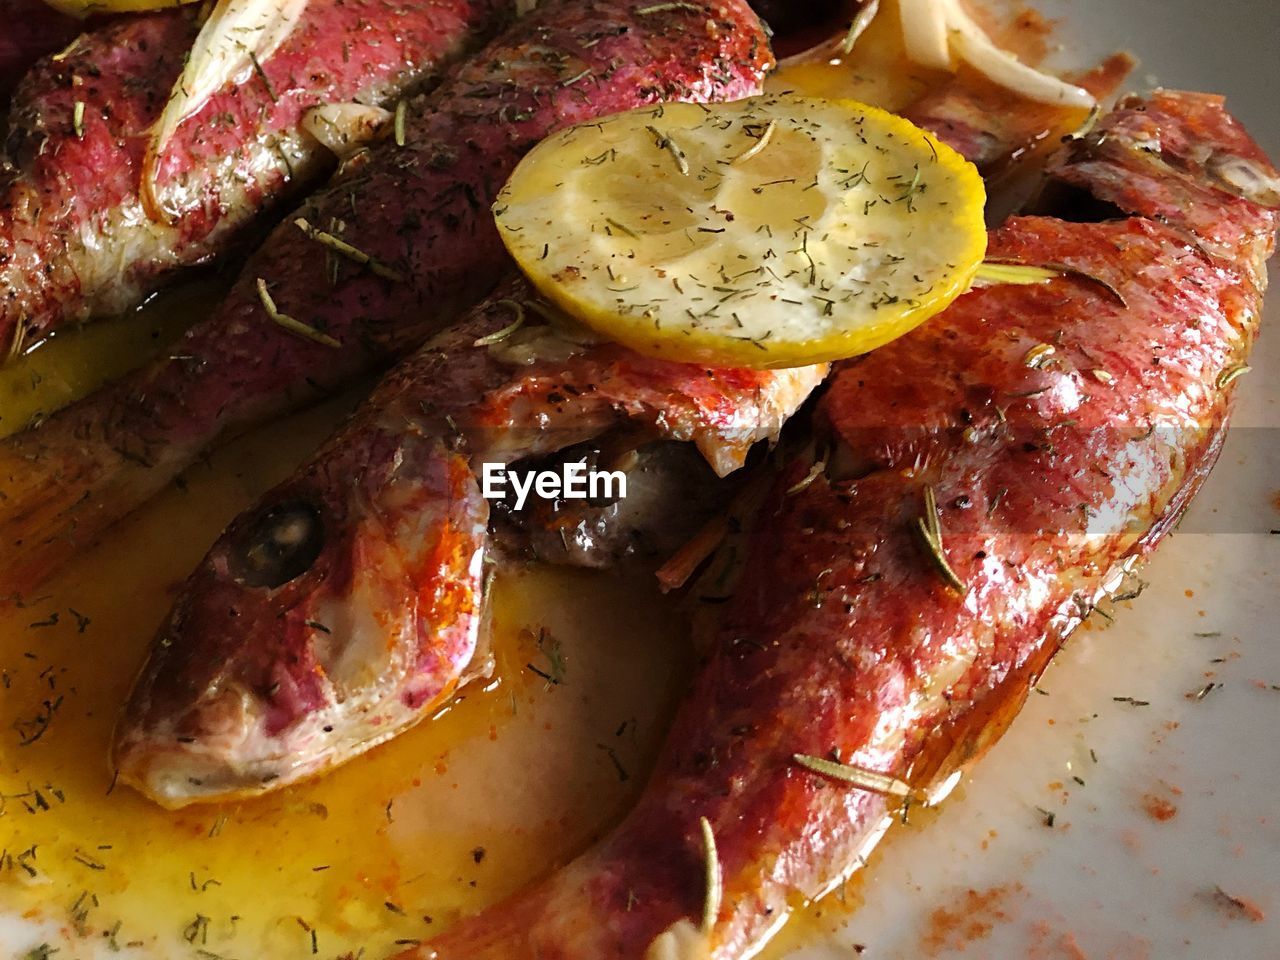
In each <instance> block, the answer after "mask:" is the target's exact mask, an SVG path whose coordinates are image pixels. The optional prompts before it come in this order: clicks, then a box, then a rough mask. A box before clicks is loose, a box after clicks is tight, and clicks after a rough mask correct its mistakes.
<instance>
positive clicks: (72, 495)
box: [0, 0, 772, 597]
mask: <svg viewBox="0 0 1280 960" xmlns="http://www.w3.org/2000/svg"><path fill="white" fill-rule="evenodd" d="M635 9H636V8H635V6H634V5H633V4H631V3H626V2H623V0H551V2H549V3H547V4H544V5H543V6H540V7H539V8H538V9H536V10H535V11H533V12H532V13H531V14H527V15H526V16H525V17H524V18H522V20H521V21H519V22H518V23H517V24H515V25H514V26H513V27H512V28H511V30H510V31H509V32H508V33H507V34H506V35H505V36H504V37H502V38H499V39H498V40H496V41H494V42H493V43H492V44H491V45H490V46H489V47H488V48H487V49H486V51H485V52H483V53H482V54H481V55H478V56H477V57H475V58H473V59H471V60H469V61H467V63H466V64H464V65H463V66H462V68H461V69H460V70H459V71H458V72H456V73H455V74H453V75H452V76H451V77H450V79H449V80H448V81H447V82H446V83H445V84H443V85H442V86H441V87H439V88H437V90H436V91H433V92H432V93H431V94H429V95H427V96H425V97H423V98H421V99H417V100H415V101H413V102H412V103H411V104H410V106H409V108H408V110H407V111H406V114H407V117H406V145H405V147H403V148H400V147H397V146H396V145H395V144H394V143H390V142H388V143H384V144H380V145H378V146H377V147H375V148H373V149H371V150H369V151H368V152H366V153H365V154H362V155H360V156H359V157H357V158H356V159H355V160H354V161H353V162H351V163H349V164H348V165H347V168H346V169H345V171H343V172H341V173H340V174H339V176H338V177H337V178H336V179H335V180H334V181H333V182H332V183H331V184H330V185H329V186H328V187H327V188H325V189H324V190H323V191H321V192H320V193H318V194H316V195H315V196H313V197H312V198H311V200H310V201H309V202H308V204H307V205H306V206H305V207H303V208H302V210H301V211H300V212H299V215H300V216H302V217H305V218H306V219H307V220H308V221H309V222H310V223H312V224H313V225H314V226H316V227H317V228H320V229H330V228H333V229H339V228H338V227H334V224H333V221H339V222H340V223H341V224H345V230H344V231H343V232H342V237H343V239H344V240H345V241H346V242H348V243H350V244H352V245H353V246H355V247H357V248H359V249H360V250H362V251H365V252H366V253H368V254H370V255H372V256H375V257H377V258H379V259H380V260H382V261H384V262H385V263H386V264H390V265H392V266H393V267H394V268H395V270H397V271H399V272H400V273H402V274H403V275H405V276H406V277H407V278H408V282H405V283H394V282H391V281H388V280H386V279H383V278H381V277H379V276H376V275H374V274H373V273H372V272H371V271H369V270H366V269H363V268H361V267H359V266H358V265H354V264H352V263H350V262H348V261H347V260H345V259H341V258H339V259H338V260H337V263H336V267H337V270H338V276H337V282H336V283H333V282H331V280H332V277H331V275H330V268H329V258H328V257H326V250H325V248H324V247H322V246H320V245H319V244H317V243H316V242H315V241H313V240H310V239H308V238H307V237H306V236H305V235H304V234H303V233H302V232H301V231H300V230H299V229H298V228H297V227H296V226H295V225H294V224H293V222H292V221H293V219H294V218H293V217H290V218H289V219H288V220H287V221H286V222H285V223H283V224H282V225H281V226H280V227H279V228H277V230H276V231H275V232H273V233H272V234H271V236H270V237H269V238H268V240H267V241H266V243H265V245H264V246H263V247H262V248H261V249H260V250H259V251H258V253H256V254H255V255H254V256H253V257H252V258H251V259H250V261H249V263H248V265H247V266H246V267H245V269H244V271H243V273H242V275H241V277H240V280H239V281H238V282H237V284H236V286H235V287H234V288H233V289H232V291H231V292H230V294H229V295H228V297H227V299H226V301H225V303H224V304H223V306H222V307H221V308H220V309H219V310H218V311H217V312H216V313H215V315H214V316H212V317H211V318H210V319H208V320H207V321H203V322H201V323H199V324H197V325H196V326H194V327H193V328H192V329H191V330H189V331H188V332H187V334H186V335H185V336H184V337H183V338H181V339H180V340H179V341H178V342H177V343H176V344H175V345H174V347H173V349H172V350H171V351H170V353H169V355H168V356H166V357H164V358H161V359H160V360H158V361H156V362H155V363H152V364H150V365H148V366H145V367H143V368H142V369H140V370H138V371H137V372H135V373H134V374H132V375H130V376H128V377H125V378H123V379H122V380H120V381H118V382H116V383H115V384H112V385H110V386H108V387H106V388H104V389H103V390H101V391H99V392H98V393H96V394H93V395H91V396H90V397H87V398H85V399H84V400H83V401H81V402H80V403H78V404H75V405H73V406H71V407H69V408H67V409H65V410H63V411H61V412H59V413H58V414H56V415H54V416H53V417H51V418H49V419H48V420H46V421H45V422H44V423H43V424H41V426H40V427H39V428H38V429H34V430H29V431H27V432H26V433H23V434H20V435H18V436H16V437H13V438H10V440H8V441H6V442H5V443H4V444H0V494H4V495H5V496H6V497H7V500H6V501H5V502H4V504H3V506H0V510H2V511H3V512H2V513H0V544H3V549H2V550H0V597H5V596H10V595H13V594H21V593H22V592H23V591H25V590H29V589H31V588H32V587H33V586H35V585H36V584H38V583H39V582H40V581H41V580H42V579H43V578H45V577H46V576H47V575H48V574H49V573H50V572H51V571H52V570H54V569H56V568H57V566H58V565H59V564H60V563H61V562H63V561H64V560H65V559H66V558H67V557H68V556H70V555H71V554H72V553H74V552H75V551H76V550H77V549H79V548H80V547H81V546H84V545H85V544H87V543H90V542H92V541H93V540H94V539H96V538H97V536H98V535H100V534H101V533H102V531H103V530H105V529H106V528H107V527H108V526H109V525H110V524H111V523H113V522H114V521H115V520H118V519H119V518H120V517H122V516H124V515H126V514H128V513H129V512H131V511H132V510H134V509H135V508H136V507H138V506H139V505H141V504H142V503H144V502H145V501H146V500H147V499H148V498H149V497H151V496H152V495H153V494H155V493H156V492H157V491H158V490H160V489H161V488H163V487H164V485H165V484H167V483H168V482H169V481H170V480H171V479H172V478H173V477H175V476H176V475H177V474H178V473H180V472H181V470H182V469H184V468H185V467H186V466H188V465H189V464H190V463H191V462H193V461H194V459H195V458H196V457H197V456H198V455H199V454H200V452H201V451H202V450H204V449H205V448H207V447H208V446H209V444H210V443H212V442H213V441H214V440H215V439H216V438H217V437H218V436H219V435H220V434H222V433H224V432H225V431H231V430H242V429H245V428H246V427H248V426H250V425H252V424H254V423H257V422H260V421H262V420H265V419H268V418H270V417H273V416H278V415H280V414H281V413H283V412H285V411H287V410H289V409H291V408H294V407H296V406H298V405H299V404H301V403H303V402H305V401H308V400H314V399H315V398H316V397H317V396H318V395H323V394H324V393H326V392H328V391H331V390H333V389H335V388H337V387H339V386H341V385H343V384H345V383H347V382H349V381H350V380H352V379H353V378H354V377H356V376H357V375H359V374H360V373H363V372H366V371H368V370H370V369H373V368H377V367H379V366H382V365H385V364H387V363H389V362H390V361H391V360H392V359H394V357H395V356H396V355H397V354H400V353H403V352H405V351H407V350H408V349H410V348H412V347H416V346H418V345H419V344H421V343H422V342H423V341H424V340H425V339H426V338H427V337H428V336H430V335H431V334H432V333H434V332H436V331H438V330H440V329H442V328H443V327H445V326H447V325H448V324H449V323H450V322H452V321H453V320H454V319H455V318H456V317H457V316H458V314H459V313H460V312H461V311H462V310H463V309H465V308H466V307H467V306H469V305H471V304H472V303H474V302H475V301H476V299H478V298H479V297H480V296H482V295H483V294H484V293H486V292H487V291H488V290H489V289H490V288H491V287H492V286H493V285H494V284H495V283H496V282H497V281H498V280H499V278H500V277H501V275H502V273H503V271H504V270H505V268H506V266H505V265H506V261H505V259H504V253H503V250H502V245H501V241H500V239H499V238H498V235H497V230H496V228H495V227H494V225H493V223H492V218H491V217H490V215H489V212H488V205H489V204H490V203H491V202H492V200H493V197H494V195H495V193H496V192H497V190H498V188H499V186H501V184H502V183H503V182H504V181H505V179H506V177H507V175H508V174H509V173H510V171H511V169H512V168H513V167H514V166H515V164H516V162H517V161H518V160H519V158H520V157H521V156H522V155H523V153H524V152H525V151H526V150H527V149H528V148H529V147H531V146H532V145H533V144H534V143H535V142H537V141H538V140H539V139H541V138H542V137H543V136H544V135H545V134H547V133H548V132H550V131H551V130H554V129H557V128H559V127H563V126H566V125H569V124H572V123H575V122H579V121H582V120H586V119H589V118H590V117H593V116H599V115H603V114H607V113H613V112H618V111H621V110H623V109H628V108H631V107H636V106H642V105H644V104H647V103H656V102H659V101H662V100H708V99H736V98H739V97H743V96H747V95H749V94H752V93H756V92H758V91H759V89H760V84H761V81H762V78H763V75H764V73H765V72H766V70H768V69H769V67H770V66H771V64H772V56H771V54H770V52H769V48H768V43H767V39H766V37H765V35H764V32H763V29H762V27H761V25H760V22H759V20H758V19H757V18H756V17H755V15H754V14H753V13H752V12H751V11H750V8H749V7H747V6H746V4H745V2H744V0H699V2H696V3H691V4H680V5H673V6H664V5H654V9H653V12H652V13H649V14H646V15H643V16H637V15H636V14H635ZM258 278H263V279H264V280H265V281H266V282H267V283H268V285H269V287H270V290H271V294H272V296H273V297H274V299H275V301H276V303H277V304H278V307H279V309H280V310H281V311H284V312H285V313H288V314H290V315H292V316H294V317H297V318H300V319H301V320H302V322H304V323H307V324H311V325H313V326H315V327H316V328H319V329H322V330H324V331H325V332H326V333H327V334H328V335H330V336H332V337H334V338H336V339H337V340H339V341H340V342H341V344H342V346H341V347H340V348H338V349H334V348H331V347H329V346H325V345H321V344H318V343H316V342H313V341H311V340H308V339H305V338H303V337H300V336H297V335H296V334H293V333H290V332H288V331H287V330H285V329H283V328H282V327H280V326H278V325H277V324H275V323H273V322H272V321H271V319H270V318H269V317H268V316H267V314H266V312H265V310H264V307H263V304H262V302H261V301H260V299H259V296H258V293H257V289H256V281H257V279H258Z"/></svg>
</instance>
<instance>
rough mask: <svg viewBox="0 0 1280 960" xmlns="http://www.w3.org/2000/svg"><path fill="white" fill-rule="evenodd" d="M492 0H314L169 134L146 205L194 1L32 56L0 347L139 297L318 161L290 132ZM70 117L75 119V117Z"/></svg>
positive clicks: (442, 41) (395, 83)
mask: <svg viewBox="0 0 1280 960" xmlns="http://www.w3.org/2000/svg"><path fill="white" fill-rule="evenodd" d="M508 10H509V4H507V3H505V2H502V0H429V2H424V3H410V2H408V0H393V2H391V3H386V2H383V0H311V2H310V3H309V4H308V5H307V7H306V9H305V11H304V12H303V13H302V17H301V20H300V21H299V23H298V25H297V26H296V27H295V28H294V30H293V32H292V33H291V34H290V35H289V37H288V38H287V39H286V40H285V41H284V42H283V43H282V44H281V46H280V47H279V49H277V50H276V51H275V53H274V54H272V56H270V57H269V58H267V59H266V62H264V63H262V64H261V72H260V73H258V72H254V73H252V74H250V75H249V76H248V77H244V78H239V79H240V82H238V83H236V84H234V85H232V86H230V87H228V88H227V89H224V90H223V91H222V92H220V93H218V94H216V95H215V96H213V97H212V98H210V100H209V101H208V102H207V103H206V104H205V105H204V107H203V108H202V109H201V110H200V111H199V112H198V113H197V114H196V115H195V116H193V117H191V118H190V119H188V120H187V122H186V123H184V124H183V125H182V126H181V127H180V128H179V129H178V131H177V133H176V134H175V135H174V137H173V139H172V141H171V142H170V143H169V145H168V147H167V148H166V150H165V153H164V157H163V159H162V161H161V163H160V165H159V169H158V171H157V192H158V194H159V195H160V196H161V197H162V198H163V199H165V200H166V201H167V203H166V206H167V207H171V208H172V209H173V211H174V213H175V214H177V215H178V216H177V217H176V218H175V219H174V222H172V223H170V222H165V221H164V220H163V219H156V218H153V217H151V216H149V215H148V213H147V212H146V211H145V210H144V208H143V201H142V198H141V196H140V175H141V170H142V165H143V157H144V154H145V151H146V147H147V140H148V131H149V130H150V128H151V127H152V125H153V124H154V123H155V121H156V120H157V119H158V117H159V115H160V112H161V111H162V110H163V109H164V106H165V103H166V101H167V99H168V96H169V91H170V89H171V88H172V86H173V84H174V81H176V80H177V79H178V76H179V74H180V73H181V71H182V68H183V65H184V63H185V60H186V57H187V54H188V52H189V51H190V49H191V44H192V41H193V40H194V39H195V37H196V34H197V32H198V31H199V24H198V21H197V19H196V13H197V11H196V9H195V8H190V7H188V8H184V9H181V10H168V11H164V12H161V13H155V14H148V15H143V16H135V17H127V18H122V19H118V20H115V21H113V22H111V23H109V24H107V25H106V26H103V27H100V28H98V29H96V30H93V31H91V32H89V33H87V34H84V35H82V36H81V37H80V38H79V39H78V40H77V42H76V43H75V45H74V46H73V47H70V48H69V49H68V50H67V51H65V55H59V56H58V57H57V58H54V57H46V58H44V59H43V60H41V61H40V62H39V63H37V64H36V65H35V66H34V67H33V68H32V69H31V70H30V72H28V74H27V75H26V77H25V78H24V79H23V81H22V82H21V83H20V84H19V86H18V89H17V90H16V92H15V93H14V98H13V104H12V108H11V111H10V117H9V124H8V139H7V144H6V150H7V153H8V160H9V163H8V165H7V168H6V169H4V170H3V171H2V172H0V358H3V357H5V356H9V355H12V354H14V353H17V352H18V351H19V350H21V349H22V347H23V345H24V344H29V343H31V342H32V341H34V340H35V339H37V338H38V337H40V336H42V335H44V334H46V333H48V332H49V331H51V330H53V329H54V328H56V327H58V326H60V325H62V324H64V323H67V322H71V321H81V320H85V319H88V318H89V317H91V316H94V315H101V314H115V313H121V312H123V311H125V310H127V309H129V308H131V307H134V306H136V305H137V304H138V303H140V302H141V301H142V300H143V299H144V298H145V297H146V295H147V294H148V293H150V292H152V291H153V290H155V289H156V287H157V286H158V285H159V284H160V282H161V281H162V280H163V279H165V278H166V277H169V276H171V275H172V274H173V273H174V272H175V271H176V270H178V269H180V268H181V267H184V266H190V265H192V264H197V263H201V262H204V261H207V260H209V259H211V258H213V257H215V256H217V255H218V254H219V253H222V252H223V251H225V250H226V249H227V247H228V246H230V245H231V243H232V242H233V241H234V240H235V239H236V238H237V237H238V236H240V235H242V234H243V233H244V232H245V231H246V229H247V228H248V227H249V226H250V225H252V224H253V223H254V221H255V220H256V219H257V218H258V216H259V215H261V214H262V213H263V212H264V211H265V210H268V209H271V208H272V207H275V206H278V205H279V204H280V203H281V202H282V201H283V200H285V199H286V198H288V197H291V196H296V195H297V193H298V191H299V189H300V188H302V187H305V186H308V185H311V184H314V183H315V182H316V179H317V177H322V176H323V175H324V172H325V170H326V169H327V168H328V167H329V166H330V164H331V161H332V156H331V155H330V154H329V153H328V151H327V150H326V149H325V148H324V147H322V146H321V145H320V144H319V143H318V142H317V141H316V140H314V139H313V138H312V137H311V136H310V135H309V134H307V133H306V132H305V131H304V129H303V124H302V118H303V114H304V113H306V111H307V110H308V109H310V108H311V107H314V106H318V105H321V104H327V103H342V102H347V101H361V102H363V103H367V104H380V103H386V102H387V101H388V100H391V99H394V98H395V97H396V96H397V95H398V94H399V93H402V92H404V91H405V90H406V89H408V88H411V87H413V86H416V85H418V84H420V83H422V82H425V81H426V80H427V79H428V78H430V77H432V76H434V75H436V74H437V73H438V72H439V71H440V69H441V66H442V64H444V63H446V62H448V61H450V60H453V59H455V58H457V57H458V56H459V55H460V54H461V53H462V52H463V51H465V50H467V49H468V48H469V47H471V46H472V45H473V44H474V42H475V39H476V38H477V36H484V35H486V34H488V33H490V32H493V31H494V30H496V29H497V26H498V24H499V23H500V22H501V21H502V20H503V19H504V17H505V16H506V12H507V11H508ZM77 117H79V122H77Z"/></svg>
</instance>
